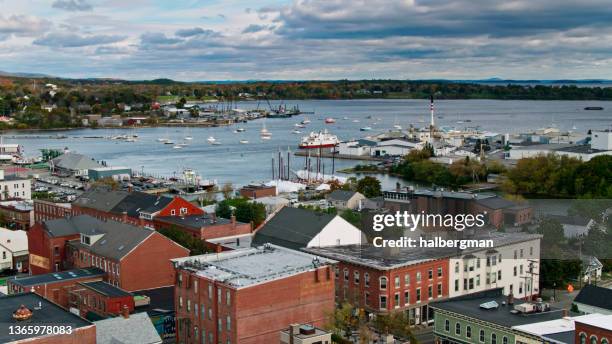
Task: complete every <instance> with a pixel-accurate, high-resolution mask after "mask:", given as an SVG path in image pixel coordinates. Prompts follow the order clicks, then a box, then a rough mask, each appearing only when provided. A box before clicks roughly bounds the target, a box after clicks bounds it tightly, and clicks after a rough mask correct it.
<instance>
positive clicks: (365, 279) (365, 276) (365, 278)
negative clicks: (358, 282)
mask: <svg viewBox="0 0 612 344" xmlns="http://www.w3.org/2000/svg"><path fill="white" fill-rule="evenodd" d="M363 279H364V283H365V286H366V287H369V286H370V274H369V273H367V272H366V273H365V274H363Z"/></svg>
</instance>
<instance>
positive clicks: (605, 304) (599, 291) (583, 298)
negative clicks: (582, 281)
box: [574, 284, 612, 310]
mask: <svg viewBox="0 0 612 344" xmlns="http://www.w3.org/2000/svg"><path fill="white" fill-rule="evenodd" d="M574 302H578V303H582V304H584V305H589V306H594V307H598V308H603V309H608V310H612V289H608V288H603V287H598V286H595V285H592V284H587V285H585V286H584V287H583V288H582V289H580V292H579V293H578V295H576V298H575V299H574Z"/></svg>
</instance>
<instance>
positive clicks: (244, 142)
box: [240, 140, 249, 145]
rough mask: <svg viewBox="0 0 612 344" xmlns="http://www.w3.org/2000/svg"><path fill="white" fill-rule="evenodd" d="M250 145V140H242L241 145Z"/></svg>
mask: <svg viewBox="0 0 612 344" xmlns="http://www.w3.org/2000/svg"><path fill="white" fill-rule="evenodd" d="M248 143H249V141H248V140H240V144H241V145H246V144H248Z"/></svg>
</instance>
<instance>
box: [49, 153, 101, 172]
mask: <svg viewBox="0 0 612 344" xmlns="http://www.w3.org/2000/svg"><path fill="white" fill-rule="evenodd" d="M99 167H103V166H102V165H100V164H99V163H98V162H96V161H95V160H94V159H93V158H90V157H88V156H86V155H83V154H78V153H72V152H66V153H64V154H62V155H60V156H58V157H57V158H54V159H51V160H49V168H50V169H51V171H52V172H54V173H57V174H60V175H67V176H87V172H88V171H89V169H90V168H99Z"/></svg>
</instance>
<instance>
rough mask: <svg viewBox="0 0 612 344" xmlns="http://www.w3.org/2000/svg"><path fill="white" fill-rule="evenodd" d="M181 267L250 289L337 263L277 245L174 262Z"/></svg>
mask: <svg viewBox="0 0 612 344" xmlns="http://www.w3.org/2000/svg"><path fill="white" fill-rule="evenodd" d="M172 261H173V262H174V263H176V264H178V266H179V268H181V269H185V270H189V271H193V272H195V273H197V275H198V276H201V277H204V278H206V279H208V280H212V281H219V282H221V283H223V284H225V285H227V286H230V287H234V288H237V289H238V288H242V287H249V286H252V285H255V284H260V283H267V282H269V281H273V280H278V279H283V278H287V277H290V276H294V275H297V274H301V273H303V272H306V271H311V270H313V269H314V268H316V267H319V266H323V265H328V264H334V263H336V262H335V261H333V260H330V259H326V258H321V257H317V256H314V255H311V254H308V253H304V252H300V251H295V250H291V249H288V248H284V247H281V246H276V245H271V244H268V245H265V246H260V247H257V248H255V247H250V248H243V249H238V250H232V251H225V252H221V253H213V254H203V255H199V256H191V257H185V258H177V259H173V260H172Z"/></svg>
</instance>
